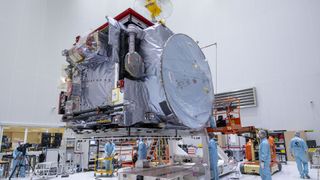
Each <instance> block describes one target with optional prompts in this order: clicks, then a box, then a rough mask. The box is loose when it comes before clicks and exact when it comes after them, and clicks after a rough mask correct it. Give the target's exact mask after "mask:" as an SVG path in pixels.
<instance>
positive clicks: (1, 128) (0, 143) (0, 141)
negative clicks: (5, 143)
mask: <svg viewBox="0 0 320 180" xmlns="http://www.w3.org/2000/svg"><path fill="white" fill-rule="evenodd" d="M2 138H3V126H0V152H1V146H2Z"/></svg>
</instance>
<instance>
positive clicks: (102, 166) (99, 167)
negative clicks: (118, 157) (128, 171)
mask: <svg viewBox="0 0 320 180" xmlns="http://www.w3.org/2000/svg"><path fill="white" fill-rule="evenodd" d="M106 161H109V163H110V164H109V167H112V166H113V168H112V169H109V170H107V167H106ZM114 162H115V161H114V156H111V157H103V158H96V159H95V164H94V176H98V175H100V176H113V174H114V173H118V166H117V165H116V164H115V163H114Z"/></svg>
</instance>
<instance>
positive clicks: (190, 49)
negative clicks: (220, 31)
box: [161, 34, 214, 128]
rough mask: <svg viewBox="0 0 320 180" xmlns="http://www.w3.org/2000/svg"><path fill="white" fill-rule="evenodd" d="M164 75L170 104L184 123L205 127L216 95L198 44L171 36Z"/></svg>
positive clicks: (164, 63)
mask: <svg viewBox="0 0 320 180" xmlns="http://www.w3.org/2000/svg"><path fill="white" fill-rule="evenodd" d="M161 73H162V81H163V87H164V90H165V95H166V98H167V101H168V104H169V106H170V108H171V110H172V111H173V113H174V114H175V116H176V117H177V118H178V119H179V121H180V123H182V124H184V125H186V126H188V127H190V128H201V127H204V126H205V125H206V123H207V122H208V120H209V118H210V116H211V115H212V107H213V98H214V95H213V94H214V92H213V85H212V79H211V72H210V68H209V65H208V63H207V61H206V59H205V56H204V54H203V52H202V51H201V49H200V48H199V46H198V44H197V43H196V42H195V41H194V40H193V39H192V38H190V37H189V36H187V35H184V34H175V35H173V36H171V37H170V38H169V39H168V41H167V42H166V44H165V46H164V49H163V54H162V65H161Z"/></svg>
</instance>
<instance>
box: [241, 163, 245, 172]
mask: <svg viewBox="0 0 320 180" xmlns="http://www.w3.org/2000/svg"><path fill="white" fill-rule="evenodd" d="M240 172H241V174H245V172H244V164H240Z"/></svg>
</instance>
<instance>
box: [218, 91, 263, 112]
mask: <svg viewBox="0 0 320 180" xmlns="http://www.w3.org/2000/svg"><path fill="white" fill-rule="evenodd" d="M214 97H215V100H216V101H223V100H224V99H228V98H237V99H239V100H240V108H246V107H255V106H257V98H256V88H255V87H253V88H248V89H242V90H237V91H231V92H224V93H218V94H215V95H214Z"/></svg>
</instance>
